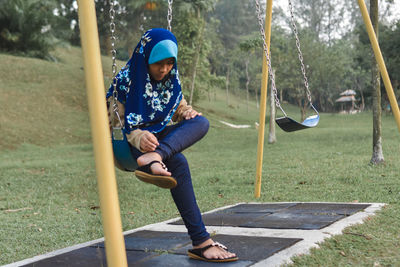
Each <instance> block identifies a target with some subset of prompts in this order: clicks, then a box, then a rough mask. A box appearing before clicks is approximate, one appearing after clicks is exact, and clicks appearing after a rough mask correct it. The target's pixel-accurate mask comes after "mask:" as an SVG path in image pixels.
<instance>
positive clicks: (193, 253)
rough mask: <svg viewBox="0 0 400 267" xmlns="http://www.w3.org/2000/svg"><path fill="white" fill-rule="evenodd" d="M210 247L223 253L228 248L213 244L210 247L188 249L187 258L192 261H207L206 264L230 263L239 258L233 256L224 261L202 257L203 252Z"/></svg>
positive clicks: (216, 243)
mask: <svg viewBox="0 0 400 267" xmlns="http://www.w3.org/2000/svg"><path fill="white" fill-rule="evenodd" d="M211 247H219V248H221V249H223V250H225V251H228V248H227V247H225V246H224V245H222V244H221V243H218V242H214V243H212V244H211V245H208V246H205V247H202V248H194V249H189V250H188V256H189V257H190V258H192V259H195V260H201V261H208V262H230V261H237V260H238V259H239V258H238V257H237V256H233V257H230V258H226V259H209V258H206V257H205V256H204V252H205V251H206V250H207V249H209V248H211Z"/></svg>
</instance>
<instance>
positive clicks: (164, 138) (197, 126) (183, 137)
mask: <svg viewBox="0 0 400 267" xmlns="http://www.w3.org/2000/svg"><path fill="white" fill-rule="evenodd" d="M208 128H209V122H208V120H207V119H206V118H205V117H203V116H196V117H195V118H193V119H190V120H183V121H181V122H179V123H177V124H175V125H171V126H167V127H165V129H164V130H162V131H161V132H159V133H155V134H154V135H155V136H156V137H157V139H158V142H159V146H158V147H157V148H156V150H155V152H157V153H158V154H160V155H161V158H162V160H163V162H164V163H165V165H167V168H168V171H169V172H171V174H172V177H174V178H175V179H176V181H177V186H176V187H175V188H172V189H171V194H172V198H173V200H174V202H175V205H176V207H177V208H178V210H179V213H180V215H181V217H182V219H183V222H184V223H185V226H186V228H187V230H188V234H189V236H190V239H191V240H192V244H193V246H196V245H199V244H201V243H203V242H204V241H206V240H207V239H209V238H210V234H209V233H208V232H207V230H206V228H205V226H204V223H203V219H202V217H201V213H200V209H199V207H198V205H197V202H196V197H195V195H194V191H193V185H192V178H191V175H190V170H189V165H188V162H187V160H186V158H185V156H184V155H183V154H182V153H181V152H182V151H183V150H184V149H185V148H188V147H189V146H191V145H193V144H194V143H196V142H197V141H198V140H200V139H201V138H202V137H203V136H204V135H205V134H206V133H207V131H208ZM131 150H132V154H133V155H134V157H135V158H136V159H137V158H138V157H139V156H140V155H142V154H143V153H141V152H140V151H139V150H137V149H136V148H134V147H131Z"/></svg>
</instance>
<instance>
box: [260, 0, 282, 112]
mask: <svg viewBox="0 0 400 267" xmlns="http://www.w3.org/2000/svg"><path fill="white" fill-rule="evenodd" d="M255 3H256V12H257V18H258V24H259V26H260V35H261V38H262V40H263V47H264V53H265V58H266V60H267V65H268V73H269V78H270V80H271V88H272V92H273V95H274V99H275V105H276V106H277V107H278V108H279V109H280V110H281V111H282V113H283V114H284V115H285V117H287V115H286V112H285V111H284V110H283V108H282V107H281V104H280V102H279V99H278V92H277V90H276V85H275V74H274V72H273V71H272V66H271V58H270V55H269V52H268V46H267V41H266V40H265V31H264V26H263V25H264V20H263V18H262V16H261V6H260V2H259V0H255ZM271 97H272V96H271Z"/></svg>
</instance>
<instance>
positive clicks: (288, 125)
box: [275, 114, 319, 132]
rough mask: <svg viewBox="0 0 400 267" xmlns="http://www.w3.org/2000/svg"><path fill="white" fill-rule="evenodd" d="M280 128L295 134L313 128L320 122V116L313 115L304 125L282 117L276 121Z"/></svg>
mask: <svg viewBox="0 0 400 267" xmlns="http://www.w3.org/2000/svg"><path fill="white" fill-rule="evenodd" d="M275 121H276V123H277V124H278V126H279V127H280V128H281V129H282V130H284V131H285V132H294V131H298V130H303V129H308V128H313V127H315V126H317V124H318V122H319V115H318V114H316V115H312V116H310V117H307V118H306V119H305V120H304V121H303V122H302V123H299V122H297V121H295V120H294V119H291V118H289V117H280V118H276V119H275Z"/></svg>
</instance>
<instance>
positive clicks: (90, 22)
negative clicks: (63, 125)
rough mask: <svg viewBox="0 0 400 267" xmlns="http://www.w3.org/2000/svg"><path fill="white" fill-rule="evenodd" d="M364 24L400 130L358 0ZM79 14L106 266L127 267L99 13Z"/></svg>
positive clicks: (90, 8)
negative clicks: (99, 33)
mask: <svg viewBox="0 0 400 267" xmlns="http://www.w3.org/2000/svg"><path fill="white" fill-rule="evenodd" d="M358 4H359V6H360V9H361V13H362V15H363V18H364V23H365V25H366V26H367V31H368V35H369V38H370V41H371V44H372V48H373V50H374V54H375V57H376V60H377V62H378V65H379V69H380V72H381V75H382V78H383V81H384V84H385V88H386V92H387V94H388V97H389V101H390V105H391V106H392V109H393V114H394V116H395V119H396V122H397V126H398V128H399V131H400V112H399V107H398V105H397V101H396V97H395V95H394V92H393V88H392V84H391V82H390V79H389V75H388V73H387V70H386V66H385V63H384V60H383V57H382V54H381V51H380V48H379V44H378V41H377V39H376V36H375V32H374V30H373V28H372V23H371V20H370V18H369V15H368V11H367V8H366V6H365V3H364V0H358ZM78 7H79V10H78V15H79V25H80V33H81V42H82V51H83V60H84V69H85V79H86V89H87V93H88V102H89V115H90V121H91V129H92V138H93V146H94V155H95V161H96V173H97V181H98V188H99V198H100V208H101V214H102V221H103V229H104V237H105V247H106V257H107V265H108V266H115V267H125V266H127V265H128V264H127V258H126V251H125V243H124V237H123V234H122V223H121V215H120V207H119V202H118V191H117V183H116V178H115V170H114V159H113V151H112V146H111V135H110V131H109V128H108V118H107V107H106V103H105V101H104V99H105V88H104V83H103V81H104V79H103V70H102V64H101V58H100V44H99V35H98V30H97V22H96V10H95V5H94V1H93V0H78ZM271 18H272V0H267V11H266V18H265V37H266V40H267V45H268V49H269V46H270V38H271ZM267 78H268V70H267V67H266V60H265V58H264V60H263V79H262V86H261V88H262V91H261V99H260V100H261V103H262V104H261V107H260V127H259V137H258V146H257V175H256V184H255V197H257V198H259V197H260V193H261V172H262V158H263V144H264V131H265V120H264V118H265V113H266V100H267Z"/></svg>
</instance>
